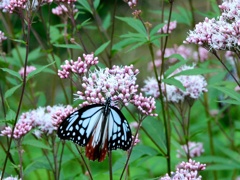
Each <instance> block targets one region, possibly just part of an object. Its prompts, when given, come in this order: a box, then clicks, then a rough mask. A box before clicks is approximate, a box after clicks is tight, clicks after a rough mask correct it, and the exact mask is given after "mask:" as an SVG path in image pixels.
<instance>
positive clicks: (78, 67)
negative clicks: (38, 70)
mask: <svg viewBox="0 0 240 180" xmlns="http://www.w3.org/2000/svg"><path fill="white" fill-rule="evenodd" d="M83 58H84V60H82V58H81V57H78V60H77V61H73V60H70V61H69V60H66V61H65V65H61V68H62V70H58V76H59V77H60V78H68V77H69V75H70V73H76V74H78V75H83V74H85V73H86V72H87V71H88V70H89V68H90V67H91V66H93V65H96V64H97V63H98V58H97V57H94V54H93V53H92V54H83Z"/></svg>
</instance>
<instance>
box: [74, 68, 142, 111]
mask: <svg viewBox="0 0 240 180" xmlns="http://www.w3.org/2000/svg"><path fill="white" fill-rule="evenodd" d="M138 72H139V71H138V70H133V66H132V65H131V66H124V67H119V66H113V67H112V68H111V69H109V68H105V69H95V71H89V73H88V74H87V75H85V76H83V78H82V80H83V83H82V87H83V89H84V91H78V92H77V96H78V99H83V100H86V101H87V102H86V103H85V104H83V106H84V105H87V104H92V103H104V102H105V99H106V98H107V97H111V99H112V100H113V101H116V100H119V99H120V100H121V101H122V102H123V103H124V104H125V105H127V104H128V102H129V101H130V99H131V97H132V95H134V94H135V93H136V92H137V88H138V85H137V84H136V75H137V74H138Z"/></svg>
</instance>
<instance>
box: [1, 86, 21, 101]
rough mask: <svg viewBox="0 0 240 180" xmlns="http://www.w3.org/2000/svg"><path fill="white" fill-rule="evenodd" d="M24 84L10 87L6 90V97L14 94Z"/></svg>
mask: <svg viewBox="0 0 240 180" xmlns="http://www.w3.org/2000/svg"><path fill="white" fill-rule="evenodd" d="M21 86H22V83H20V84H18V85H16V86H14V87H12V88H11V89H8V90H7V91H6V92H5V95H4V98H5V99H7V98H8V97H10V96H12V95H13V93H14V92H15V91H16V90H17V89H18V88H20V87H21Z"/></svg>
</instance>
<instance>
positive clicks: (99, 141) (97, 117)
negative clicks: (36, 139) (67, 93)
mask: <svg viewBox="0 0 240 180" xmlns="http://www.w3.org/2000/svg"><path fill="white" fill-rule="evenodd" d="M110 103H111V99H110V98H108V99H107V101H106V103H105V104H92V105H89V106H85V107H83V108H81V109H79V110H77V111H75V112H73V113H72V114H70V115H69V116H68V117H67V118H66V119H65V120H64V121H63V122H62V123H61V125H60V126H59V128H58V131H57V134H58V136H59V137H60V139H63V140H71V141H73V142H74V143H76V144H78V145H80V146H86V156H87V157H88V158H89V159H90V160H96V159H98V161H103V160H104V158H105V156H106V153H107V152H108V151H111V150H115V149H117V148H120V149H123V150H125V151H126V150H128V149H129V148H130V146H131V144H132V134H131V129H130V127H129V124H128V122H127V120H126V118H125V117H124V115H123V114H122V112H121V111H120V110H119V109H118V108H117V107H114V106H111V105H110Z"/></svg>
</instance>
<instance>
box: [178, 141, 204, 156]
mask: <svg viewBox="0 0 240 180" xmlns="http://www.w3.org/2000/svg"><path fill="white" fill-rule="evenodd" d="M181 148H182V150H183V151H184V152H182V150H177V157H178V158H180V157H186V154H187V153H188V149H189V155H190V158H194V157H197V156H200V155H201V154H202V153H203V152H204V149H203V143H200V142H188V148H187V145H186V144H185V145H183V146H181Z"/></svg>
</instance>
